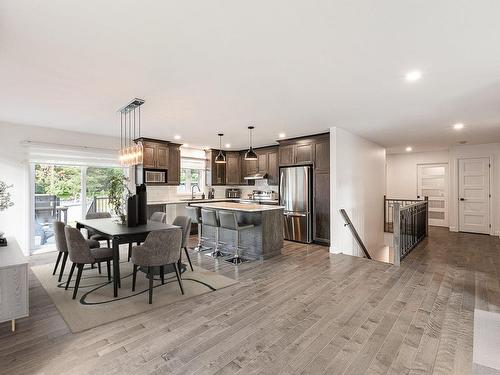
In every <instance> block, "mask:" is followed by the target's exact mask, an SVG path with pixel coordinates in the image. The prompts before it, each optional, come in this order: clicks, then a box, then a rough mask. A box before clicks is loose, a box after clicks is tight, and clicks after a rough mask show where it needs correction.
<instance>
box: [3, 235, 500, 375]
mask: <svg viewBox="0 0 500 375" xmlns="http://www.w3.org/2000/svg"><path fill="white" fill-rule="evenodd" d="M53 258H54V259H55V255H54V254H43V255H39V256H35V257H32V259H31V263H32V265H33V264H43V263H48V262H53V261H54V259H53ZM192 260H193V262H194V263H196V264H198V265H199V266H201V267H203V268H206V269H210V270H214V271H216V272H219V273H221V274H224V275H226V276H228V277H233V278H237V279H238V280H240V283H238V284H237V285H234V286H231V287H229V288H226V289H222V290H219V291H216V292H214V293H208V294H205V295H202V296H199V297H196V298H192V299H189V300H187V301H183V302H181V303H177V304H173V305H171V306H167V307H163V308H158V309H155V310H153V311H150V312H148V313H144V314H140V315H137V316H133V317H130V318H126V319H123V320H120V321H117V322H113V323H110V324H107V325H105V326H101V327H97V328H95V329H92V330H89V331H86V332H83V333H79V334H72V333H71V332H70V331H69V330H68V328H67V326H66V324H65V323H64V321H63V319H62V317H61V315H60V314H59V313H58V311H57V309H56V308H55V306H54V304H53V303H52V302H51V300H50V298H49V297H48V295H47V294H46V293H45V291H44V290H43V288H42V287H41V285H40V283H39V282H38V280H37V279H36V278H35V277H34V275H33V274H32V273H31V275H30V304H31V315H30V317H29V318H25V319H22V320H19V321H18V327H17V328H18V330H17V331H16V332H15V333H14V334H12V333H11V332H10V323H2V324H0V373H1V374H200V375H201V374H364V373H366V374H426V373H436V374H470V373H471V369H472V338H473V319H474V316H473V314H474V308H475V307H477V308H481V309H484V310H489V311H495V312H500V240H499V239H498V238H495V237H491V236H483V235H473V234H463V233H450V232H448V231H447V230H446V229H443V228H432V230H431V232H430V237H429V238H428V239H427V240H425V241H424V242H423V243H422V244H421V245H419V247H418V248H416V249H415V250H414V251H413V252H412V253H411V254H410V255H409V256H408V257H406V258H405V259H404V260H403V262H402V263H401V266H400V267H394V266H391V265H388V264H385V263H380V262H376V261H369V260H366V259H361V258H355V257H350V256H346V255H331V254H329V253H328V249H327V248H325V247H321V246H317V245H302V244H297V243H291V242H287V243H286V246H285V248H284V250H283V254H282V255H280V256H278V257H275V258H272V259H269V260H266V261H263V262H252V263H246V264H243V265H241V266H239V267H238V269H236V268H235V267H234V266H233V265H231V264H229V263H227V262H223V261H220V262H217V261H214V260H213V259H211V258H209V257H207V256H204V255H201V254H195V253H192Z"/></svg>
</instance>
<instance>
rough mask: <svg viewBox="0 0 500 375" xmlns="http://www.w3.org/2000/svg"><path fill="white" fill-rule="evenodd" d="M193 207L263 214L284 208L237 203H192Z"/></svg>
mask: <svg viewBox="0 0 500 375" xmlns="http://www.w3.org/2000/svg"><path fill="white" fill-rule="evenodd" d="M191 206H194V207H201V208H212V209H216V210H228V211H242V212H261V211H273V210H282V209H283V208H284V207H283V206H275V205H266V204H258V203H236V202H217V203H216V202H213V203H191Z"/></svg>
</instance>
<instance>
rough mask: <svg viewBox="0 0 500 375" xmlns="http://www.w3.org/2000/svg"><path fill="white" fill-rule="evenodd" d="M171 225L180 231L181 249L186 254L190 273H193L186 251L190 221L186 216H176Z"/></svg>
mask: <svg viewBox="0 0 500 375" xmlns="http://www.w3.org/2000/svg"><path fill="white" fill-rule="evenodd" d="M172 225H177V226H179V227H181V229H182V244H181V249H184V251H185V253H186V258H187V260H188V262H189V267H191V271H193V265H192V263H191V258H189V253H188V249H187V245H188V240H189V233H190V232H191V219H190V218H189V217H187V216H177V217H176V218H175V219H174V221H173V222H172ZM181 257H182V251H181Z"/></svg>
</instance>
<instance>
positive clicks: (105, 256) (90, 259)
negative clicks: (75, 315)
mask: <svg viewBox="0 0 500 375" xmlns="http://www.w3.org/2000/svg"><path fill="white" fill-rule="evenodd" d="M64 233H65V235H66V242H67V245H68V253H69V260H71V261H72V262H73V264H72V265H71V271H70V272H69V277H68V281H67V282H66V287H65V289H66V290H68V287H69V283H70V282H71V278H72V277H73V272H74V271H75V268H78V272H77V275H76V282H75V287H74V290H73V299H75V298H76V294H77V293H78V287H79V286H80V279H81V278H82V273H83V267H84V266H85V264H94V263H98V264H100V263H101V262H106V264H107V266H108V280H109V281H111V261H112V260H113V249H110V248H106V247H101V248H97V249H91V248H90V247H89V245H88V244H87V242H86V241H85V238H83V235H82V233H81V232H80V231H79V230H78V229H75V228H71V227H68V226H66V227H65V228H64Z"/></svg>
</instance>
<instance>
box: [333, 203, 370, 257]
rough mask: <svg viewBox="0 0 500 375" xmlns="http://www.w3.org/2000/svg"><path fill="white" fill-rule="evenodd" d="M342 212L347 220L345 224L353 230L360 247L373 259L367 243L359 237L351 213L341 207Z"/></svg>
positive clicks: (366, 255)
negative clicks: (348, 213) (350, 216)
mask: <svg viewBox="0 0 500 375" xmlns="http://www.w3.org/2000/svg"><path fill="white" fill-rule="evenodd" d="M340 214H341V215H342V217H343V218H344V221H345V224H344V226H348V227H349V229H350V230H351V233H352V235H353V237H354V239H355V240H356V242H357V243H358V245H359V247H360V248H361V249H362V250H363V253H364V254H365V257H367V258H368V259H372V257H371V256H370V253H368V250H367V249H366V246H365V244H364V243H363V241H362V240H361V237H359V234H358V231H357V230H356V228H354V225H353V224H352V221H351V219H350V218H349V215H347V212H346V211H345V210H344V209H343V208H341V209H340Z"/></svg>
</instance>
